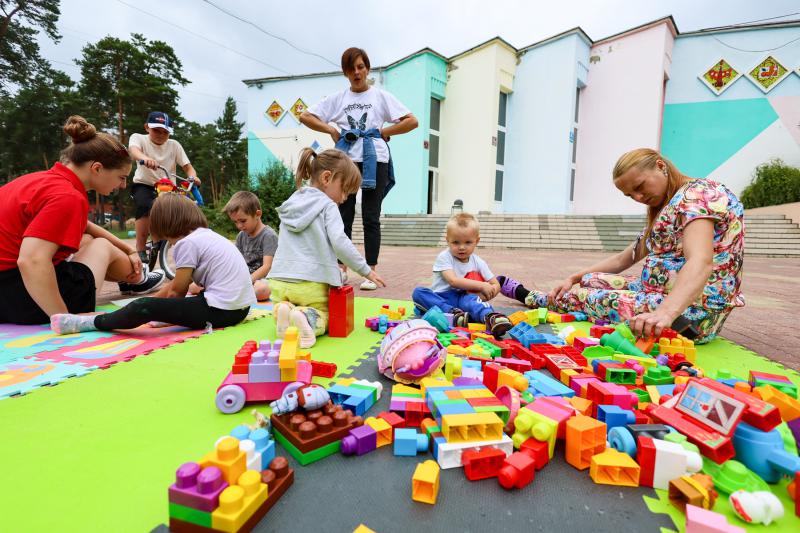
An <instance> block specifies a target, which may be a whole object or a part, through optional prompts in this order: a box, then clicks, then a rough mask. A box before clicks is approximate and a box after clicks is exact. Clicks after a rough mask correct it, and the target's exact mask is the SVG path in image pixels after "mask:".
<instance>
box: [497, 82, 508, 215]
mask: <svg viewBox="0 0 800 533" xmlns="http://www.w3.org/2000/svg"><path fill="white" fill-rule="evenodd" d="M507 107H508V95H507V94H506V93H503V92H501V93H500V100H499V105H498V110H497V159H496V161H495V163H496V165H497V166H496V167H495V168H496V169H495V173H494V201H495V202H502V201H503V173H504V172H505V166H504V165H505V160H506V108H507Z"/></svg>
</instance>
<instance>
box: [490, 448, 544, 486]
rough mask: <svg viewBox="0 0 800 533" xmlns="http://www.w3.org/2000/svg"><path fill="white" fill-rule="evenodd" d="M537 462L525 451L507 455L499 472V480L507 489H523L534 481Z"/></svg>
mask: <svg viewBox="0 0 800 533" xmlns="http://www.w3.org/2000/svg"><path fill="white" fill-rule="evenodd" d="M535 474H536V463H535V462H534V459H533V457H531V456H530V455H528V454H527V453H523V452H514V453H512V454H511V455H510V456H508V457H506V459H505V461H503V466H502V467H501V468H500V471H499V472H498V473H497V481H498V483H500V486H501V487H503V488H504V489H506V490H511V489H514V488H516V489H521V488H524V487H526V486H528V485H530V484H531V483H532V482H533V478H534V475H535Z"/></svg>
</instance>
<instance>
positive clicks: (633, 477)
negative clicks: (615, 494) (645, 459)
mask: <svg viewBox="0 0 800 533" xmlns="http://www.w3.org/2000/svg"><path fill="white" fill-rule="evenodd" d="M639 473H640V468H639V465H638V464H636V461H634V460H633V459H631V457H630V456H629V455H628V454H625V453H622V452H618V451H617V450H615V449H614V448H606V450H605V451H603V452H602V453H599V454H597V455H595V456H594V457H592V462H591V465H590V466H589V476H590V477H591V478H592V481H594V482H595V483H599V484H603V485H619V486H624V487H638V486H639Z"/></svg>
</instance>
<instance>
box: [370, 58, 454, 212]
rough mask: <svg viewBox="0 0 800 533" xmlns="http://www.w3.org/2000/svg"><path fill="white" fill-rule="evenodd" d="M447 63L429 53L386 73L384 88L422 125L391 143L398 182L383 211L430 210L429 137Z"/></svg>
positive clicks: (403, 62)
mask: <svg viewBox="0 0 800 533" xmlns="http://www.w3.org/2000/svg"><path fill="white" fill-rule="evenodd" d="M446 80H447V63H446V62H445V60H444V59H442V58H441V57H439V56H436V55H434V54H431V53H429V52H423V53H421V54H418V55H415V56H412V57H410V58H409V59H407V60H405V61H402V62H400V63H398V64H397V65H393V66H391V67H389V68H388V69H386V70H385V71H384V72H383V81H382V84H383V88H384V89H385V90H387V91H388V92H390V93H392V94H393V95H394V96H395V97H396V98H397V99H398V100H400V101H401V102H402V103H403V104H404V105H405V106H406V107H407V108H408V109H410V110H411V112H412V113H413V114H414V116H415V117H417V120H418V121H419V127H418V128H417V129H415V130H413V131H411V132H409V133H406V134H403V135H398V136H396V137H393V138H392V140H391V141H390V142H389V148H390V149H391V151H392V161H393V162H394V173H395V179H396V180H397V184H396V185H395V187H394V189H392V191H391V192H390V193H389V195H388V196H387V197H386V199H385V200H384V201H383V212H384V213H394V214H404V213H425V212H427V209H428V150H427V149H425V148H424V142H425V141H426V140H428V130H429V129H430V113H431V97H432V96H433V97H436V98H439V99H444V89H445V83H446Z"/></svg>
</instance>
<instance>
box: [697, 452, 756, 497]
mask: <svg viewBox="0 0 800 533" xmlns="http://www.w3.org/2000/svg"><path fill="white" fill-rule="evenodd" d="M703 472H705V473H706V474H708V475H710V476H711V477H712V478H713V479H714V487H715V488H716V489H717V490H718V491H719V492H721V493H723V494H731V493H733V492H736V491H737V490H746V491H748V492H755V491H760V490H761V491H763V490H767V491H768V490H769V485H767V484H766V482H765V481H764V480H763V479H761V478H760V477H758V475H756V473H755V472H752V471H750V470H749V469H748V468H747V467H746V466H745V465H743V464H742V463H740V462H739V461H735V460H733V459H731V460H730V461H726V462H725V463H724V464H723V465H718V464H715V463H713V462H711V461H703Z"/></svg>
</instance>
